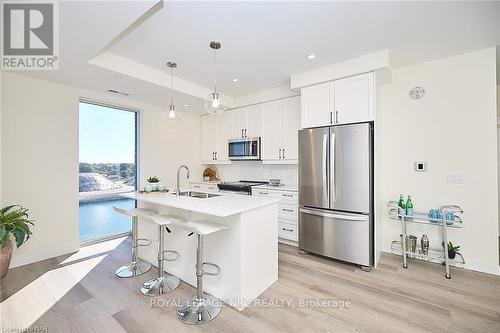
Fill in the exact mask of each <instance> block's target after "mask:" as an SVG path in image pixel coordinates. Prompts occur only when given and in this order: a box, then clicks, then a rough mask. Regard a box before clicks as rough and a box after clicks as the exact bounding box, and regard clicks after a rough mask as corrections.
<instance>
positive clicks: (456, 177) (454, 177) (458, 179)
mask: <svg viewBox="0 0 500 333" xmlns="http://www.w3.org/2000/svg"><path fill="white" fill-rule="evenodd" d="M446 180H447V182H448V184H465V176H464V174H461V173H449V174H447V175H446Z"/></svg>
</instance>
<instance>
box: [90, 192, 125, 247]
mask: <svg viewBox="0 0 500 333" xmlns="http://www.w3.org/2000/svg"><path fill="white" fill-rule="evenodd" d="M113 206H116V207H120V208H134V207H135V200H130V199H123V198H120V197H112V198H102V199H90V200H80V241H87V240H91V239H96V238H100V237H106V236H112V235H116V234H119V233H123V232H128V231H130V228H131V221H132V220H131V218H130V217H129V216H125V215H123V214H119V213H117V212H115V211H114V210H113Z"/></svg>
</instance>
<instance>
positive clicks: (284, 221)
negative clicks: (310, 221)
mask: <svg viewBox="0 0 500 333" xmlns="http://www.w3.org/2000/svg"><path fill="white" fill-rule="evenodd" d="M252 195H255V196H262V197H279V198H280V202H279V204H278V237H279V241H280V242H282V243H287V244H292V245H297V242H298V240H299V226H298V221H299V195H298V192H296V191H291V190H288V189H287V190H280V189H279V188H276V189H274V188H270V187H268V186H256V187H255V188H254V189H253V192H252Z"/></svg>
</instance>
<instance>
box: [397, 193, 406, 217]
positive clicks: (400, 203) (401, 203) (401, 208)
mask: <svg viewBox="0 0 500 333" xmlns="http://www.w3.org/2000/svg"><path fill="white" fill-rule="evenodd" d="M405 214H406V204H405V199H404V198H403V195H402V194H400V195H399V201H398V215H399V216H403V215H405Z"/></svg>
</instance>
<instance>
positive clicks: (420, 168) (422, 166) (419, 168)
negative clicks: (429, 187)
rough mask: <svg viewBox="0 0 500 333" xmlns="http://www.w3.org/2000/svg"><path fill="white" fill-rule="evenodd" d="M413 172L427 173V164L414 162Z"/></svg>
mask: <svg viewBox="0 0 500 333" xmlns="http://www.w3.org/2000/svg"><path fill="white" fill-rule="evenodd" d="M415 171H417V172H424V171H427V162H426V161H415Z"/></svg>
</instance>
